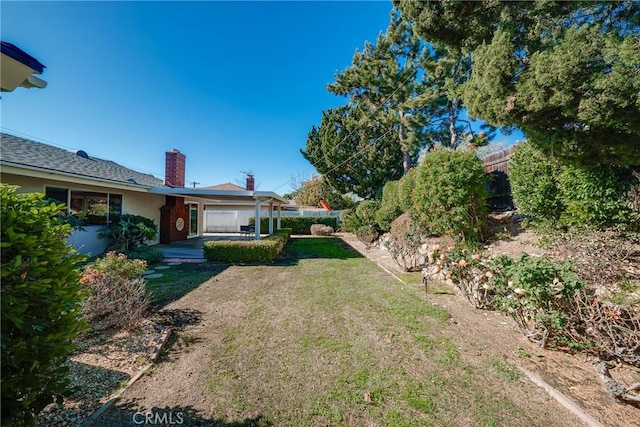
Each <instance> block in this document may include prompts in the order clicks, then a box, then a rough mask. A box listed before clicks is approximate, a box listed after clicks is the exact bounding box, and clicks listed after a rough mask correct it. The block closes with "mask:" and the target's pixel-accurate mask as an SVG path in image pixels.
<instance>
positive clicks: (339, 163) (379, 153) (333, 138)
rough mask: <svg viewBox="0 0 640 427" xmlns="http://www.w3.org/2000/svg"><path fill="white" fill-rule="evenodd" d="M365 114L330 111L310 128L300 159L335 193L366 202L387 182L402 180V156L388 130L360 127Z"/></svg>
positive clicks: (380, 126)
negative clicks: (350, 194)
mask: <svg viewBox="0 0 640 427" xmlns="http://www.w3.org/2000/svg"><path fill="white" fill-rule="evenodd" d="M366 114H367V112H366V111H363V110H362V109H361V108H359V107H358V106H344V107H339V108H336V109H330V110H329V111H327V112H324V113H323V114H322V123H321V124H320V126H319V127H315V126H314V127H312V128H311V131H310V132H309V134H308V136H307V144H306V150H301V153H302V155H303V156H304V158H305V159H307V160H308V161H309V162H310V163H311V164H312V165H314V167H315V168H316V170H317V171H318V172H319V173H320V174H322V176H323V179H324V180H325V181H326V182H327V184H328V185H330V186H331V187H333V188H335V189H336V190H337V191H338V192H339V193H341V194H346V193H350V192H351V193H355V194H357V195H358V196H360V197H362V198H370V197H373V196H375V195H376V194H377V193H378V192H379V191H381V189H382V187H383V186H384V184H385V183H386V182H387V181H389V180H394V179H398V178H400V177H401V176H402V153H401V151H400V146H399V145H398V143H397V138H396V137H395V136H394V135H393V134H392V129H391V128H385V127H384V124H382V123H371V124H370V125H368V126H361V125H360V123H363V121H364V120H366Z"/></svg>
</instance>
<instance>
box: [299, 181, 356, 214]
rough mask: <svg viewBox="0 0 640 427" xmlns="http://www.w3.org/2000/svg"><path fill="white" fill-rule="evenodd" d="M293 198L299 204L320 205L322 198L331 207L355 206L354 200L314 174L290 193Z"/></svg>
mask: <svg viewBox="0 0 640 427" xmlns="http://www.w3.org/2000/svg"><path fill="white" fill-rule="evenodd" d="M291 198H293V199H294V200H295V201H296V203H298V204H299V205H307V206H316V207H320V206H321V205H320V201H321V200H324V201H325V202H327V203H328V204H329V206H330V207H331V209H335V210H340V209H350V208H352V207H354V206H355V202H354V201H353V199H352V198H351V197H349V196H346V195H342V194H340V192H338V191H337V190H336V189H335V188H333V187H331V185H330V184H329V183H328V182H327V181H326V180H325V179H324V178H323V177H322V175H316V176H313V177H311V179H309V180H308V181H304V182H302V183H301V184H300V185H299V186H298V187H297V188H296V189H295V190H294V191H293V193H291Z"/></svg>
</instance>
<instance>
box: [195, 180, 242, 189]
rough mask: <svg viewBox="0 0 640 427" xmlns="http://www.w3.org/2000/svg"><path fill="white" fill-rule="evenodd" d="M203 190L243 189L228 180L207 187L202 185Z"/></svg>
mask: <svg viewBox="0 0 640 427" xmlns="http://www.w3.org/2000/svg"><path fill="white" fill-rule="evenodd" d="M202 188H203V189H205V190H234V191H244V190H245V189H244V188H242V187H240V186H239V185H236V184H232V183H230V182H226V183H224V184H218V185H211V186H209V187H202Z"/></svg>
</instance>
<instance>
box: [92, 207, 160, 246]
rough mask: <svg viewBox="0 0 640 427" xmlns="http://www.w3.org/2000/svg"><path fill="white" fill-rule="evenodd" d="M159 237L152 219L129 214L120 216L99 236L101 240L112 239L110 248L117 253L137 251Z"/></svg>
mask: <svg viewBox="0 0 640 427" xmlns="http://www.w3.org/2000/svg"><path fill="white" fill-rule="evenodd" d="M157 235H158V229H157V227H156V224H155V222H154V221H153V220H152V219H149V218H145V217H143V216H139V215H129V214H126V215H122V216H120V218H119V219H118V220H116V221H113V223H112V224H111V225H107V226H106V227H104V228H103V229H102V230H100V233H99V234H98V236H99V237H100V238H101V239H111V240H112V244H111V245H110V247H111V248H112V249H114V250H117V251H135V250H136V249H137V248H138V247H139V246H141V245H142V244H144V243H145V242H146V241H148V240H154V239H155V238H156V237H157Z"/></svg>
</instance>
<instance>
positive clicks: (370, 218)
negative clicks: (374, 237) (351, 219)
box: [356, 200, 380, 227]
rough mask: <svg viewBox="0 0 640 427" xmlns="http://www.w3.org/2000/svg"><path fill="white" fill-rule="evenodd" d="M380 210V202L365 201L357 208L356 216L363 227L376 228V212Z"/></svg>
mask: <svg viewBox="0 0 640 427" xmlns="http://www.w3.org/2000/svg"><path fill="white" fill-rule="evenodd" d="M378 209H380V202H379V201H377V200H363V201H361V202H360V203H359V204H358V206H356V215H357V216H358V218H359V219H360V221H361V223H362V225H363V226H368V227H376V226H377V225H378V224H377V221H376V212H378Z"/></svg>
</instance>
